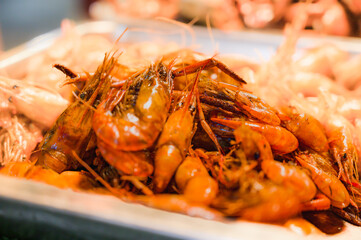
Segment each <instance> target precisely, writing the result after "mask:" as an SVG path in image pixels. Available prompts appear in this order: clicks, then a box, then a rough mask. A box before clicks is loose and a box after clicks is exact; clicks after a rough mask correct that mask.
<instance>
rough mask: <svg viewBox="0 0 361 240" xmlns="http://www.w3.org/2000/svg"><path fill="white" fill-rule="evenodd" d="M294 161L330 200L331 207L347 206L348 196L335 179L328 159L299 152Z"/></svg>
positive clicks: (314, 153)
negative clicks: (308, 174) (309, 174)
mask: <svg viewBox="0 0 361 240" xmlns="http://www.w3.org/2000/svg"><path fill="white" fill-rule="evenodd" d="M295 159H296V160H297V162H299V163H300V164H301V166H302V167H304V168H306V169H308V170H309V171H310V173H311V178H312V180H313V181H314V183H315V184H316V186H317V187H318V189H319V190H320V191H321V192H322V193H323V194H325V195H326V196H327V197H328V198H329V199H330V200H331V204H332V206H335V207H338V208H345V207H347V206H348V205H349V203H350V195H349V193H348V191H347V189H346V188H345V186H344V185H343V184H342V182H341V181H340V180H339V179H338V178H337V173H336V171H335V170H334V169H333V167H332V164H331V160H330V159H329V158H328V157H323V156H321V155H320V154H317V153H316V152H300V153H297V154H296V155H295Z"/></svg>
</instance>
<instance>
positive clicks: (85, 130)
mask: <svg viewBox="0 0 361 240" xmlns="http://www.w3.org/2000/svg"><path fill="white" fill-rule="evenodd" d="M113 55H114V54H113ZM113 55H110V54H107V55H106V56H105V58H104V61H103V64H101V65H100V66H99V67H98V69H97V71H96V73H95V74H94V76H93V77H92V78H91V79H90V80H89V81H88V82H87V83H86V85H85V87H84V88H83V90H82V91H81V92H80V94H79V98H78V99H77V100H76V101H75V102H74V103H72V104H71V105H70V106H68V108H67V109H65V110H64V112H63V113H62V114H61V115H60V116H59V118H58V119H57V120H56V122H55V124H54V125H53V127H52V128H51V129H50V130H49V131H48V132H47V133H46V134H45V136H44V139H43V141H42V142H41V143H40V144H39V146H38V147H37V149H36V150H35V151H34V152H33V154H32V155H31V157H30V159H31V160H32V161H37V164H38V165H42V166H45V167H47V168H51V169H53V170H54V171H56V172H58V173H61V172H62V171H64V170H68V169H76V168H77V167H78V166H79V165H78V163H77V162H76V161H75V160H74V158H73V157H72V154H71V151H72V150H74V151H76V153H77V154H78V155H79V156H80V157H82V156H83V154H84V152H85V149H86V147H87V144H88V142H89V139H90V137H91V132H92V125H91V120H92V117H93V113H94V112H93V111H92V109H90V108H89V106H93V104H94V102H95V100H96V99H97V98H98V97H99V96H102V93H104V92H107V91H108V90H109V89H110V79H109V78H108V76H109V73H110V72H111V71H112V69H113V67H114V63H115V59H114V57H113Z"/></svg>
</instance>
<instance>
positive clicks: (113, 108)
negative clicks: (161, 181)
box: [92, 62, 173, 177]
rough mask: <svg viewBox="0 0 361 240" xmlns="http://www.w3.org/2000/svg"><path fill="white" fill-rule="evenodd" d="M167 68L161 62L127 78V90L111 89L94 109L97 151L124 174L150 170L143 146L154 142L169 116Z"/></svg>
mask: <svg viewBox="0 0 361 240" xmlns="http://www.w3.org/2000/svg"><path fill="white" fill-rule="evenodd" d="M170 68H171V66H169V67H166V66H165V65H164V64H163V63H161V62H159V63H158V64H155V65H154V64H153V65H151V66H150V67H149V68H147V69H146V70H145V71H143V72H142V73H139V74H137V75H135V76H134V77H131V78H130V79H129V81H130V85H129V87H128V89H127V90H126V91H121V90H117V89H113V90H112V91H111V92H110V93H109V96H108V98H107V99H106V100H104V101H103V102H102V103H101V104H100V105H99V107H98V109H97V110H96V111H95V113H94V116H93V121H92V126H93V129H94V132H95V134H96V136H97V141H98V148H99V151H100V152H101V154H102V156H103V157H104V159H105V160H106V161H107V162H108V163H109V164H111V165H113V166H114V167H115V168H117V169H118V170H120V171H121V172H122V173H124V174H128V175H134V176H143V177H146V176H149V175H150V174H151V173H152V172H153V165H152V164H151V163H150V162H149V156H148V154H149V153H148V152H147V151H144V149H147V148H149V147H151V146H152V145H153V144H154V142H155V140H156V139H157V137H158V135H159V133H160V132H161V130H162V128H163V124H164V122H165V120H166V118H167V116H168V111H169V107H170V92H171V86H172V82H173V78H172V77H171V71H170ZM121 101H122V102H121ZM119 159H122V161H119Z"/></svg>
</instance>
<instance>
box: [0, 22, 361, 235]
mask: <svg viewBox="0 0 361 240" xmlns="http://www.w3.org/2000/svg"><path fill="white" fill-rule="evenodd" d="M69 24H70V23H68V22H65V23H63V28H65V30H64V33H66V34H65V35H64V36H65V38H66V37H69V36H72V35H73V34H75V33H72V32H71V30H69V29H70V28H71V27H70V25H69ZM305 24H306V18H302V16H301V17H300V19H298V20H297V21H296V22H294V23H293V24H292V25H288V26H287V28H286V31H285V41H284V43H283V44H282V45H281V46H280V47H279V49H278V51H277V52H276V53H275V55H274V56H273V57H272V58H271V59H270V60H269V61H268V62H265V63H260V64H255V63H253V62H252V63H247V62H245V61H244V59H242V60H240V61H238V60H237V59H236V58H235V59H232V60H229V59H226V58H223V56H222V55H219V56H212V57H209V56H206V55H204V54H202V53H198V52H196V51H193V50H191V49H183V48H180V47H179V46H176V45H174V44H172V43H170V44H169V45H164V46H163V47H159V46H158V48H153V50H154V49H157V51H156V53H153V52H152V51H149V52H147V51H144V53H139V49H147V48H148V47H149V45H148V46H147V45H146V44H144V43H143V44H133V45H132V44H129V45H126V44H124V43H121V42H119V41H118V42H117V43H115V44H111V43H110V40H107V39H105V38H104V39H102V40H100V37H99V36H97V37H96V38H95V39H97V40H99V41H101V42H103V41H104V43H105V42H107V41H109V42H107V44H109V45H108V46H109V48H108V49H106V51H103V58H102V59H101V60H99V59H98V58H96V60H94V59H93V58H90V62H87V63H82V64H83V65H82V64H80V65H78V64H77V61H78V62H81V61H80V60H79V58H80V57H79V55H82V56H83V53H80V52H79V51H80V50H79V49H78V48H75V49H73V48H74V45H73V46H71V44H69V42H68V41H66V40H64V39H63V41H64V42H60V44H61V45H64V46H65V47H67V46H68V47H69V48H68V49H67V53H63V54H60V53H61V52H59V54H60V55H59V56H61V57H59V58H57V57H54V58H53V59H52V58H50V57H49V56H50V55H51V54H50V55H49V52H51V51H49V52H47V53H45V55H42V57H41V56H38V57H39V59H41V60H38V62H40V63H41V64H42V63H44V61H49V62H51V65H52V66H53V68H51V66H47V67H49V68H51V69H52V70H44V72H46V74H45V75H41V74H40V73H38V74H40V75H41V77H39V78H38V79H39V81H40V82H36V81H37V79H35V78H32V77H30V76H31V75H32V74H35V73H30V72H29V73H28V74H27V75H26V76H25V77H24V76H23V78H21V79H15V77H14V76H10V75H9V76H1V77H0V101H1V102H0V103H1V105H0V107H1V114H0V173H1V174H5V175H10V176H15V177H21V178H27V179H32V180H36V181H41V182H45V183H47V184H51V185H55V186H57V187H60V188H70V189H73V190H80V191H86V192H92V193H101V194H109V195H114V196H116V197H118V198H120V199H121V200H123V201H126V202H131V203H138V204H143V205H146V206H149V207H154V208H158V209H162V210H167V211H171V212H177V213H182V214H187V215H190V216H196V217H201V218H205V219H213V220H217V221H237V220H248V221H254V222H265V223H273V224H282V225H285V226H295V224H296V225H297V224H298V225H299V226H305V228H310V226H312V227H313V226H316V227H317V228H318V229H320V230H315V231H316V232H319V231H322V232H325V233H329V234H335V233H338V232H340V231H342V229H343V228H344V222H343V220H345V221H347V222H350V223H352V224H354V225H358V226H360V225H361V224H360V222H361V221H360V217H361V216H360V210H359V209H360V208H361V183H360V177H359V176H360V172H361V170H360V167H361V164H360V160H359V157H360V156H361V155H360V154H361V139H360V135H359V134H361V130H360V128H361V125H360V123H361V115H359V113H361V104H360V102H359V100H358V97H359V95H360V93H359V92H360V87H359V86H360V85H361V77H358V76H357V74H351V73H350V72H351V71H354V72H355V73H357V71H355V69H356V70H357V68H358V65H360V62H358V61H357V59H359V56H353V57H351V56H350V55H349V53H347V52H344V51H342V50H340V49H338V48H337V47H336V46H334V45H323V46H320V47H316V48H313V49H309V50H307V51H305V53H304V54H303V55H301V56H300V57H299V58H298V59H295V58H294V57H293V56H294V53H295V51H296V47H295V46H296V42H297V39H298V36H299V34H300V32H301V31H302V29H303V27H304V25H305ZM76 39H77V41H80V40H79V39H78V38H76ZM89 39H90V40H94V39H92V38H88V40H89ZM60 40H61V39H60ZM60 40H59V41H60ZM70 42H73V40H71V41H70ZM58 43H59V42H58ZM58 43H56V46H58V45H57V44H58ZM81 45H82V44H81ZM95 45H96V44H95ZM99 45H101V44H99ZM140 46H141V47H140ZM154 46H156V45H154ZM103 47H104V48H105V46H104V45H102V47H101V48H99V49H98V48H96V47H94V48H93V50H94V49H96V54H95V55H97V56H98V54H99V52H100V51H102V50H101V49H102V48H103ZM54 49H56V48H54ZM59 49H60V50H62V51H65V50H64V49H61V48H59ZM59 49H58V50H59ZM90 49H91V48H90ZM135 49H136V50H135ZM103 50H104V49H103ZM81 51H86V50H84V49H82V50H81ZM69 52H75V53H76V54H75V56H76V58H75V57H74V59H71V57H69V59H67V58H66V57H65V56H67V55H69V56H71V54H70V53H69ZM87 54H88V55H89V56H90V55H91V54H90V53H86V54H85V55H86V56H87ZM137 54H138V55H137ZM149 56H151V58H149ZM62 58H64V59H62ZM49 59H50V60H49ZM76 59H78V60H76ZM355 59H356V60H355ZM63 60H64V61H63ZM65 60H66V61H65ZM229 61H232V63H231V64H228V62H229ZM226 62H227V64H226ZM347 63H349V64H347ZM31 64H35V63H31ZM42 65H44V64H42ZM95 65H97V67H96V68H95V67H94V66H95ZM351 67H353V68H351ZM42 68H43V69H45V66H42ZM53 70H54V71H56V72H57V73H56V74H57V76H61V77H60V78H61V80H57V81H54V82H52V83H49V85H44V84H41V83H42V81H46V80H45V79H46V76H48V77H49V75H51V74H50V73H49V72H50V71H53ZM84 70H85V71H86V72H85V71H84ZM64 89H66V90H64ZM42 115H44V116H42ZM40 116H41V117H40ZM19 146H21V147H19ZM320 219H327V220H326V221H324V222H327V221H328V222H332V221H334V222H337V223H338V224H339V227H338V228H337V229H338V230H337V229H336V228H334V229H331V230H330V229H328V228H327V226H326V225H324V222H321V220H320ZM341 219H343V220H341ZM305 232H307V231H305Z"/></svg>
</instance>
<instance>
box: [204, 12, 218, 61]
mask: <svg viewBox="0 0 361 240" xmlns="http://www.w3.org/2000/svg"><path fill="white" fill-rule="evenodd" d="M210 18H211V14H210V13H209V12H208V13H207V15H206V25H207V31H208V34H209V38H210V39H211V42H212V46H213V49H214V52H215V53H217V52H218V44H217V43H216V42H215V40H214V36H213V31H212V26H211V19H210ZM215 55H217V54H215Z"/></svg>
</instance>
